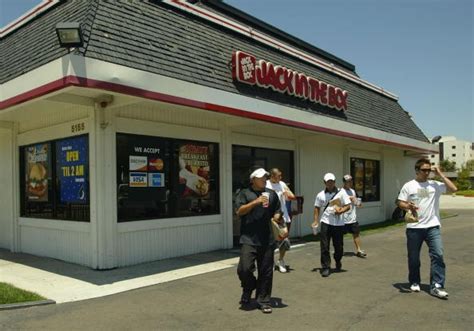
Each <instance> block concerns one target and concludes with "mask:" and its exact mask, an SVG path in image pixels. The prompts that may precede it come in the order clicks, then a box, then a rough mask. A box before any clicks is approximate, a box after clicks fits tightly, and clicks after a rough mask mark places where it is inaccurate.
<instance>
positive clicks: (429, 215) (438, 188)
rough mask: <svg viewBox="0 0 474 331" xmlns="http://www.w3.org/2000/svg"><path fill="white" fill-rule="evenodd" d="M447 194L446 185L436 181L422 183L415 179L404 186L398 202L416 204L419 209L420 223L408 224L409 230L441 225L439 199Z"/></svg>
mask: <svg viewBox="0 0 474 331" xmlns="http://www.w3.org/2000/svg"><path fill="white" fill-rule="evenodd" d="M445 192H446V184H444V183H441V182H437V181H434V180H427V181H426V182H421V183H420V182H418V181H416V180H414V179H413V180H411V181H409V182H408V183H406V184H405V185H403V187H402V189H401V191H400V194H399V195H398V200H401V201H405V202H414V203H415V204H416V205H417V206H418V207H419V208H418V210H417V212H418V222H417V223H407V228H410V229H424V228H430V227H432V226H437V225H441V223H440V216H439V197H440V196H441V194H443V193H445Z"/></svg>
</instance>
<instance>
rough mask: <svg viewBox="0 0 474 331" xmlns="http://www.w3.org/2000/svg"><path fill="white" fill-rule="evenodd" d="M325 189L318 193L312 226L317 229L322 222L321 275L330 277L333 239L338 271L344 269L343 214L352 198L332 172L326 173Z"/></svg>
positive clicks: (348, 207)
mask: <svg viewBox="0 0 474 331" xmlns="http://www.w3.org/2000/svg"><path fill="white" fill-rule="evenodd" d="M324 185H325V189H324V190H322V191H321V192H319V193H318V195H317V196H316V201H315V202H314V220H313V224H312V227H313V229H316V228H317V227H318V225H319V222H321V230H320V231H321V240H320V246H321V276H322V277H328V276H329V274H330V273H331V269H330V267H331V255H330V253H329V245H330V242H331V239H332V245H333V246H334V260H335V261H336V271H338V272H339V271H341V270H342V264H341V260H342V255H343V254H344V240H343V238H344V219H343V218H342V217H341V214H343V213H345V212H346V211H348V210H349V209H350V207H351V200H350V199H349V196H348V195H347V194H346V193H345V192H344V190H340V191H339V190H338V189H337V187H336V176H334V174H332V173H327V174H325V175H324Z"/></svg>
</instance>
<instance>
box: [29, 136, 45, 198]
mask: <svg viewBox="0 0 474 331" xmlns="http://www.w3.org/2000/svg"><path fill="white" fill-rule="evenodd" d="M50 153H51V150H50V144H49V143H45V144H36V145H32V146H28V147H26V148H25V159H26V162H25V164H26V169H25V175H26V197H27V199H28V200H29V201H43V202H44V201H49V196H48V178H49V177H50V176H51V174H50V171H51V167H50V161H51V154H50Z"/></svg>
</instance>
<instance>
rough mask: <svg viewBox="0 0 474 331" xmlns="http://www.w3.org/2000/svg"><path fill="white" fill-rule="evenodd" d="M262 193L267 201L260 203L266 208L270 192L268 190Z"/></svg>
mask: <svg viewBox="0 0 474 331" xmlns="http://www.w3.org/2000/svg"><path fill="white" fill-rule="evenodd" d="M262 195H263V196H264V197H266V198H267V201H266V202H264V203H262V207H263V208H267V207H268V204H269V202H270V193H268V192H263V193H262Z"/></svg>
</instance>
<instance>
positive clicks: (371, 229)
mask: <svg viewBox="0 0 474 331" xmlns="http://www.w3.org/2000/svg"><path fill="white" fill-rule="evenodd" d="M440 216H441V219H443V218H448V217H452V216H455V214H450V213H447V212H445V211H442V210H441V211H440ZM405 224H406V223H405V221H404V220H401V221H394V220H385V221H383V222H378V223H372V224H367V225H361V226H360V231H361V234H362V235H367V234H372V233H378V232H383V231H386V230H388V229H392V228H397V227H402V226H405ZM346 236H352V234H350V233H348V234H346ZM301 239H302V240H304V241H319V234H318V235H316V236H315V235H312V234H309V235H306V236H304V237H302V238H301Z"/></svg>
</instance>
